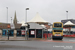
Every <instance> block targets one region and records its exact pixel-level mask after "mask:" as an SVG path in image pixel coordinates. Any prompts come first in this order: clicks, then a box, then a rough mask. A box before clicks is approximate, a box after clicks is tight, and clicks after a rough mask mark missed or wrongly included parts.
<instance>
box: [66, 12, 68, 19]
mask: <svg viewBox="0 0 75 50" xmlns="http://www.w3.org/2000/svg"><path fill="white" fill-rule="evenodd" d="M66 17H67V19H68V11H66Z"/></svg>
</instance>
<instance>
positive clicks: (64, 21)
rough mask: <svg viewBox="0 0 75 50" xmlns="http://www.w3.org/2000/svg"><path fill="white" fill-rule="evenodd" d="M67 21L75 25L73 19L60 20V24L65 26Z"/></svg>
mask: <svg viewBox="0 0 75 50" xmlns="http://www.w3.org/2000/svg"><path fill="white" fill-rule="evenodd" d="M68 21H71V22H72V23H74V24H75V19H65V20H61V22H62V23H63V24H65V23H66V22H68Z"/></svg>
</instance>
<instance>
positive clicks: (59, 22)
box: [54, 22, 62, 23]
mask: <svg viewBox="0 0 75 50" xmlns="http://www.w3.org/2000/svg"><path fill="white" fill-rule="evenodd" d="M54 23H62V22H54Z"/></svg>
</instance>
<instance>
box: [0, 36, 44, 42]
mask: <svg viewBox="0 0 75 50" xmlns="http://www.w3.org/2000/svg"><path fill="white" fill-rule="evenodd" d="M33 40H36V41H37V40H44V39H42V38H28V40H25V37H16V38H15V37H9V40H8V37H6V36H4V37H1V38H0V41H33Z"/></svg>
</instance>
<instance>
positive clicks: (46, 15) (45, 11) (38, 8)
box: [0, 0, 75, 23]
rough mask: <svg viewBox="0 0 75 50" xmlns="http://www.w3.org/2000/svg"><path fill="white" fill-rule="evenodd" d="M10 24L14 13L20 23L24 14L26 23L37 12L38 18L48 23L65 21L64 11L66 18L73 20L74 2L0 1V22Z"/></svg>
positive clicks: (41, 0) (45, 0) (57, 0)
mask: <svg viewBox="0 0 75 50" xmlns="http://www.w3.org/2000/svg"><path fill="white" fill-rule="evenodd" d="M6 7H8V21H9V22H11V17H12V18H14V14H15V11H16V15H17V19H18V21H19V23H20V22H22V21H23V20H24V21H25V14H26V13H25V12H26V10H25V9H26V8H27V7H28V8H29V10H28V11H27V18H28V19H27V21H30V20H31V19H32V18H33V17H35V15H36V13H37V12H38V13H39V14H40V16H41V17H42V18H43V19H44V20H46V21H48V22H50V23H53V22H60V21H61V20H63V19H66V18H67V17H66V10H67V11H68V18H69V19H75V0H0V22H6V21H7V9H6Z"/></svg>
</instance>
